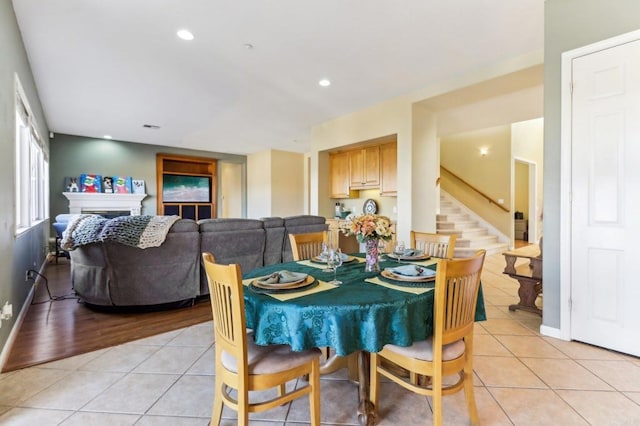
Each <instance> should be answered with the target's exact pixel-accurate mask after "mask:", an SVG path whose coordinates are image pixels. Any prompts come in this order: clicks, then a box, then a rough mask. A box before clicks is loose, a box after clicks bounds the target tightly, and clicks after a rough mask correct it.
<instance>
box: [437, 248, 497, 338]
mask: <svg viewBox="0 0 640 426" xmlns="http://www.w3.org/2000/svg"><path fill="white" fill-rule="evenodd" d="M484 257H485V251H484V250H480V251H479V252H477V253H476V254H475V255H474V256H473V257H470V258H465V259H449V260H441V261H439V262H438V269H437V273H436V288H435V295H434V297H435V303H434V325H435V327H434V336H436V340H439V339H438V337H441V339H442V344H443V345H446V344H447V343H451V342H455V341H456V340H459V339H460V338H462V337H463V336H464V335H466V334H467V333H468V332H469V329H470V328H472V327H473V323H474V320H475V314H476V303H477V300H478V291H479V289H480V275H481V273H482V267H483V264H484ZM438 324H442V327H439V326H438ZM437 334H441V336H437Z"/></svg>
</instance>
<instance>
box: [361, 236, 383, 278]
mask: <svg viewBox="0 0 640 426" xmlns="http://www.w3.org/2000/svg"><path fill="white" fill-rule="evenodd" d="M364 244H365V248H366V253H367V257H366V261H365V267H364V270H365V272H380V264H379V263H378V240H367V241H365V243H364Z"/></svg>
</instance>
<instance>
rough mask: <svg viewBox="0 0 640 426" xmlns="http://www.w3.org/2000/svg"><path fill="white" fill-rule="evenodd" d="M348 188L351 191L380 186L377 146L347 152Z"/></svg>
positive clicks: (378, 151) (378, 149)
mask: <svg viewBox="0 0 640 426" xmlns="http://www.w3.org/2000/svg"><path fill="white" fill-rule="evenodd" d="M349 186H350V188H351V189H368V188H378V187H379V186H380V147H379V146H378V145H375V146H368V147H365V148H361V149H356V150H353V151H349Z"/></svg>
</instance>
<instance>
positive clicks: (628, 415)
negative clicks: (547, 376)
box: [558, 390, 640, 425]
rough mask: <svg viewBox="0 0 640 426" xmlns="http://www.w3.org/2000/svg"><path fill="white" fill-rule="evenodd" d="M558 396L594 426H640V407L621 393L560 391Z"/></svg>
mask: <svg viewBox="0 0 640 426" xmlns="http://www.w3.org/2000/svg"><path fill="white" fill-rule="evenodd" d="M558 395H560V397H561V398H563V399H564V400H565V401H567V402H568V403H569V404H570V405H571V406H572V407H573V408H575V409H576V410H577V411H578V412H579V413H580V414H581V415H582V416H583V417H584V418H585V419H587V421H588V422H589V423H591V424H593V425H638V424H640V406H638V404H635V403H634V402H633V401H631V400H629V399H628V398H626V397H625V396H624V395H622V394H621V393H618V392H598V391H570V390H559V391H558Z"/></svg>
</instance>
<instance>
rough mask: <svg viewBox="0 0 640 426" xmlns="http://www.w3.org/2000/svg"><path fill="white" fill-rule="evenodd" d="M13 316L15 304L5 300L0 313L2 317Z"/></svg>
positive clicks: (9, 317)
mask: <svg viewBox="0 0 640 426" xmlns="http://www.w3.org/2000/svg"><path fill="white" fill-rule="evenodd" d="M11 317H13V305H12V304H11V303H9V302H5V304H4V306H3V307H2V313H1V314H0V319H3V320H8V319H11Z"/></svg>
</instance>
